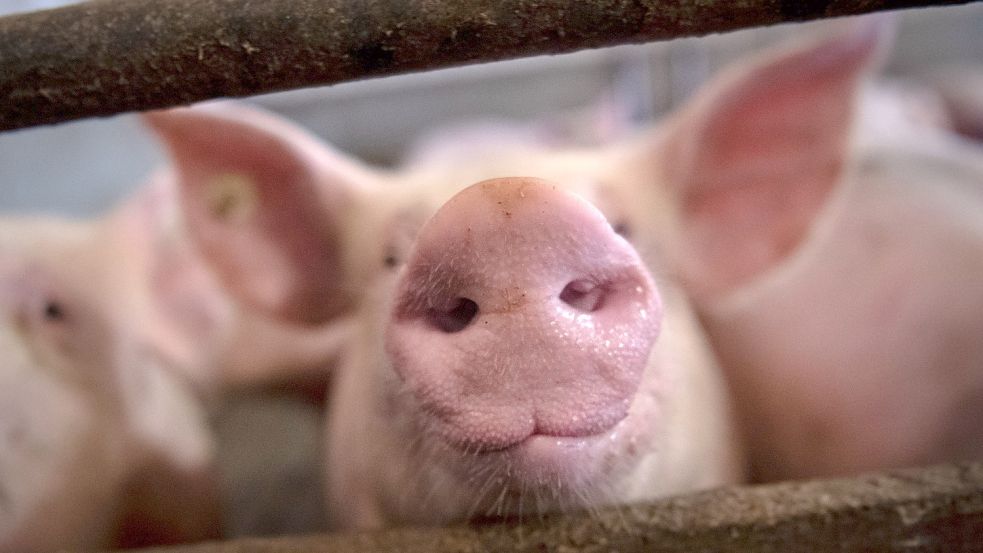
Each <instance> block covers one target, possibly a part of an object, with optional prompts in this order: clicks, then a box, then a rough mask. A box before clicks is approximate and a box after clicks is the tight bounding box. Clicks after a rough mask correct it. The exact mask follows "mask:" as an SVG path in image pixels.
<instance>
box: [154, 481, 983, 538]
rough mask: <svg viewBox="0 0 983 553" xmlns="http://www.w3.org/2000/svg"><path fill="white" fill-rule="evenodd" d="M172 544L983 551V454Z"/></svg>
mask: <svg viewBox="0 0 983 553" xmlns="http://www.w3.org/2000/svg"><path fill="white" fill-rule="evenodd" d="M147 551H168V552H169V553H261V552H262V553H315V552H317V553H347V552H355V551H400V552H404V553H417V552H419V553H424V552H426V553H449V552H475V553H477V552H483V551H516V552H530V553H532V552H537V553H538V552H542V551H563V552H566V553H579V552H598V553H599V552H602V551H603V552H608V551H620V552H622V553H633V552H642V551H659V552H661V553H684V552H687V553H692V552H718V553H798V552H803V553H805V552H809V553H825V552H836V553H847V552H850V553H852V552H879V553H890V552H898V553H901V552H904V553H928V552H940V553H941V552H945V553H969V552H973V553H976V552H981V551H983V463H967V464H956V465H940V466H934V467H928V468H921V469H906V470H896V471H890V472H884V473H878V474H870V475H864V476H860V477H856V478H846V479H837V480H826V481H809V482H791V483H782V484H773V485H767V486H747V487H733V488H725V489H720V490H713V491H709V492H703V493H697V494H693V495H686V496H680V497H676V498H670V499H667V500H665V501H662V502H658V503H654V504H651V505H646V506H637V507H632V508H620V509H602V510H600V511H599V512H598V513H596V514H595V516H593V517H588V516H584V515H569V516H557V517H551V518H548V519H546V520H538V519H537V520H532V521H526V522H525V523H524V524H518V523H516V522H511V523H505V524H497V525H484V526H479V525H475V526H461V527H453V528H446V529H439V528H427V529H399V530H390V531H381V532H363V533H358V534H348V535H327V536H312V537H297V538H289V537H286V538H270V539H246V540H236V541H229V542H224V543H208V544H201V545H194V546H186V547H175V548H167V549H156V550H147Z"/></svg>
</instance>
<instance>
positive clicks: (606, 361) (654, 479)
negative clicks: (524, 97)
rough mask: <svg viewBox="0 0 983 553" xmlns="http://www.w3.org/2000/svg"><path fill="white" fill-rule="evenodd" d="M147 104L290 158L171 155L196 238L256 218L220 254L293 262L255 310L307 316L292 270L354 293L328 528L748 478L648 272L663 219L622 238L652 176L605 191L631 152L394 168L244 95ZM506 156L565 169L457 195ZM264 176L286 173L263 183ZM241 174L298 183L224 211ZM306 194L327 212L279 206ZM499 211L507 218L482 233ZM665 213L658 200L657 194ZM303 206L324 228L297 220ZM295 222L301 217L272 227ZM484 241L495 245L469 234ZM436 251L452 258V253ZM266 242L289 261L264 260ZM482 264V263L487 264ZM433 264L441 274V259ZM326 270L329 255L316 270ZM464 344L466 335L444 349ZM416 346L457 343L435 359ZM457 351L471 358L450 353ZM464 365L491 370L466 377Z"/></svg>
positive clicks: (340, 371) (704, 358)
mask: <svg viewBox="0 0 983 553" xmlns="http://www.w3.org/2000/svg"><path fill="white" fill-rule="evenodd" d="M148 119H149V121H150V122H151V124H152V125H154V128H155V129H156V130H158V132H160V133H161V135H162V136H163V137H164V139H165V142H166V143H167V144H183V145H186V146H185V147H186V148H187V150H188V151H203V150H207V149H208V148H207V147H206V148H202V147H200V144H202V143H204V142H207V141H209V140H211V139H212V138H211V137H213V136H214V135H215V133H216V129H220V128H221V127H222V126H228V127H229V128H230V129H234V130H232V131H229V132H226V133H221V134H227V135H229V136H235V137H238V140H239V144H240V146H241V147H239V148H235V149H234V150H235V151H240V152H241V151H243V149H248V148H250V147H251V146H250V144H260V145H262V147H263V148H266V149H270V148H276V149H277V152H278V155H276V156H267V157H266V158H265V159H266V160H267V162H269V163H284V164H286V165H287V166H289V167H293V168H294V170H293V172H289V171H286V170H284V169H282V168H279V167H273V168H263V169H262V170H255V171H253V172H252V173H245V176H243V175H244V173H243V172H242V171H243V170H242V169H241V167H240V166H237V165H236V166H230V165H225V164H222V163H214V159H215V158H214V157H205V158H196V157H194V156H190V155H189V156H181V155H175V158H176V159H182V160H184V161H183V162H182V163H188V164H192V163H193V164H194V165H195V169H193V170H192V169H187V168H185V167H183V166H182V163H179V165H178V172H179V174H180V175H181V176H180V177H179V179H178V180H179V182H181V183H182V185H183V186H182V187H181V191H182V193H183V194H184V195H185V198H184V200H183V202H185V205H186V208H185V212H186V213H188V219H189V223H190V224H189V228H191V229H192V233H193V234H195V235H197V236H199V242H200V243H203V242H205V241H206V240H208V239H211V238H210V237H212V236H213V235H215V234H218V233H222V232H228V233H229V235H231V236H235V235H238V234H239V233H242V232H244V229H245V232H249V231H250V229H254V228H255V229H257V230H256V231H255V235H254V236H256V237H258V239H257V240H256V241H255V242H259V245H258V246H257V245H256V243H249V244H248V249H242V250H239V248H238V247H231V248H228V247H227V248H226V249H227V250H228V251H227V252H225V255H226V256H228V257H226V259H227V260H228V262H229V265H228V267H229V268H230V270H229V273H228V274H229V277H230V278H238V279H242V280H244V281H246V282H249V281H250V280H251V279H255V280H256V282H260V280H259V279H257V278H256V274H258V273H255V272H256V271H264V270H267V267H269V266H274V267H276V266H277V265H279V266H280V267H286V268H287V269H288V274H289V272H290V271H296V272H297V273H299V274H300V275H301V276H299V277H297V278H295V279H293V280H292V281H291V280H289V279H284V277H283V276H282V275H279V274H276V273H272V274H271V275H270V276H271V278H273V279H279V282H283V283H285V284H283V286H282V287H281V289H282V290H283V292H282V293H279V294H271V295H268V296H266V298H274V299H273V300H271V301H268V302H267V301H265V300H261V299H259V300H257V301H254V303H253V305H254V309H255V310H256V311H257V312H261V313H265V314H267V315H269V316H270V317H271V318H272V319H274V320H276V321H281V322H284V323H285V324H286V323H289V324H294V325H303V324H307V323H304V321H303V316H301V315H300V314H301V313H303V310H298V311H290V310H288V309H282V308H281V307H282V306H283V305H284V303H283V302H282V301H281V299H283V298H290V297H293V294H292V288H291V286H292V285H293V284H292V283H298V282H299V283H304V282H308V283H311V285H312V286H313V285H319V286H323V287H325V289H327V290H330V291H331V292H332V293H333V294H334V295H335V296H336V297H334V298H332V299H331V300H332V301H333V302H340V301H342V300H343V301H346V302H348V303H349V304H354V305H357V307H356V309H355V312H356V314H355V315H354V320H355V322H354V324H348V325H346V326H347V327H348V328H350V330H349V331H347V332H346V336H347V345H346V347H345V348H344V353H343V355H342V356H341V360H340V361H339V363H338V366H337V367H336V369H337V370H336V372H337V374H336V378H337V380H336V382H335V385H334V393H333V395H332V397H331V399H330V409H331V416H330V420H331V422H330V428H329V431H328V435H329V443H328V448H327V449H328V452H329V453H328V457H329V458H328V463H327V465H328V479H329V483H330V484H329V485H330V492H329V507H342V506H344V505H353V506H354V507H355V509H354V510H353V511H352V512H349V513H346V512H344V511H343V510H342V509H335V517H334V521H335V522H336V524H337V525H339V526H361V527H365V526H372V525H381V524H388V523H394V522H399V521H417V522H444V521H450V520H455V519H462V518H465V517H467V516H471V515H482V514H485V513H486V512H490V513H492V514H495V513H497V514H507V513H518V514H525V513H535V512H542V511H546V510H555V509H559V508H575V507H590V506H594V505H599V504H606V503H610V502H613V501H625V500H631V499H639V498H644V497H652V496H653V495H656V494H663V493H668V492H670V491H675V490H681V489H691V488H696V487H705V486H711V485H714V484H717V483H720V482H726V481H734V480H736V479H738V478H739V474H740V472H741V463H740V460H739V458H740V455H739V452H738V448H737V447H736V445H735V443H734V435H733V432H732V431H731V428H730V425H729V423H728V418H729V417H728V415H727V409H728V405H727V401H726V399H725V398H724V395H723V389H722V383H721V381H720V378H719V375H718V374H717V373H716V372H715V367H714V363H713V360H712V358H711V356H710V355H709V352H708V348H707V346H706V344H705V343H704V341H703V340H702V336H701V334H700V332H699V330H698V328H697V327H696V325H695V319H694V318H693V316H692V313H691V312H690V311H689V309H688V307H687V304H686V301H685V299H684V298H683V297H682V296H681V295H680V293H679V291H678V290H677V289H676V288H675V287H674V286H673V285H672V282H671V280H670V279H669V278H661V279H659V280H660V282H658V284H657V283H656V280H655V279H654V278H653V276H652V274H653V271H662V270H667V269H666V268H665V266H664V265H660V264H659V260H660V258H661V257H662V256H661V254H660V252H659V244H660V242H659V240H658V239H656V238H655V237H656V236H657V235H655V234H654V233H649V232H643V231H642V227H641V226H639V227H638V228H639V232H638V238H637V239H636V238H633V240H634V243H635V244H637V246H636V245H632V243H630V242H629V241H627V240H626V239H625V237H624V236H621V235H619V234H618V233H619V232H620V233H622V234H624V235H628V234H629V233H634V230H633V229H631V228H630V225H631V223H629V221H630V220H632V217H635V219H634V220H637V221H644V220H645V219H644V218H641V217H637V216H635V215H634V212H633V211H632V209H633V208H634V207H633V204H632V203H631V202H627V201H621V198H622V196H621V195H622V194H631V193H632V192H633V189H632V188H629V187H631V186H635V185H636V184H637V185H638V187H637V189H638V192H639V193H640V194H643V195H644V197H646V198H648V197H651V195H654V194H655V192H652V191H650V187H642V186H641V184H642V183H643V182H644V178H643V175H642V174H639V175H638V176H637V177H634V178H637V179H638V181H637V182H636V181H633V180H631V179H632V177H631V176H630V175H625V174H620V178H621V179H622V180H621V181H620V183H618V186H615V185H614V183H615V182H617V181H614V180H613V179H614V178H615V177H616V176H619V173H618V171H616V168H617V167H619V166H620V165H622V162H624V161H625V160H626V159H627V158H629V157H630V156H632V155H634V150H633V149H632V148H628V149H617V150H611V151H590V150H577V151H573V150H556V151H554V150H553V149H552V148H546V147H544V148H542V149H541V151H538V152H536V153H535V155H532V156H530V154H529V151H528V149H526V148H522V149H520V148H512V149H511V151H508V150H509V149H508V148H502V149H500V153H501V155H499V156H497V157H496V159H495V162H494V163H490V164H488V165H487V166H486V167H475V166H463V168H462V166H461V164H459V163H452V162H450V159H447V162H444V163H436V162H429V163H425V164H421V165H419V166H417V167H415V168H412V169H409V168H408V169H407V170H405V171H402V172H398V173H383V172H380V171H371V170H369V169H367V168H363V167H361V166H358V165H357V164H355V163H353V162H350V161H348V160H345V159H343V158H341V157H339V156H337V155H335V154H333V153H332V152H330V151H328V150H324V151H322V152H320V154H318V152H316V150H315V149H314V148H313V147H312V144H313V140H312V139H310V138H309V137H307V136H306V135H304V134H303V133H300V131H298V130H297V129H292V128H288V127H286V126H285V125H284V124H283V123H282V122H278V121H275V120H272V119H271V118H270V117H269V116H265V115H263V114H259V113H256V112H249V111H247V110H245V109H244V108H231V107H229V106H225V107H222V108H218V109H216V108H214V107H213V108H209V109H201V108H199V109H197V110H176V111H169V112H160V113H157V114H152V115H150V116H148ZM244 137H251V138H249V140H246V141H243V140H242V139H243V138H244ZM243 142H246V143H243ZM195 144H199V147H195V146H194V145H195ZM506 160H508V163H509V164H508V165H504V163H505V161H506ZM530 162H532V163H530ZM533 163H534V164H533ZM498 170H505V172H506V174H510V173H513V174H514V173H518V172H519V171H522V170H525V171H530V172H532V173H534V174H539V175H546V176H549V177H550V178H551V179H553V180H552V181H541V180H538V179H531V178H517V179H511V180H509V179H506V180H499V181H492V182H488V183H485V184H483V185H478V186H475V187H472V188H469V189H468V190H469V191H466V192H463V193H461V194H460V195H457V196H455V194H456V193H458V192H460V191H461V189H462V188H463V187H464V185H465V184H466V183H469V182H474V181H475V180H480V178H482V176H487V175H488V174H493V173H491V172H492V171H498ZM271 174H272V175H282V177H281V178H279V179H265V178H263V175H271ZM298 175H299V176H300V177H299V178H298ZM229 183H233V185H234V186H231V187H230V188H231V190H232V193H233V194H237V195H239V196H240V197H243V198H247V199H248V198H256V197H261V196H262V194H275V193H277V191H281V192H282V191H283V190H291V189H293V190H294V192H291V194H296V196H288V197H286V198H284V197H283V196H276V198H277V199H278V201H275V202H274V201H269V200H267V201H257V202H255V204H253V205H254V206H255V209H254V210H253V211H249V210H244V212H245V214H244V215H243V216H242V217H241V218H238V217H234V218H230V217H226V216H225V215H223V212H224V211H225V210H215V209H211V208H209V198H211V197H214V196H213V194H214V192H213V191H214V190H217V189H221V188H222V187H226V186H228V185H229ZM609 183H611V184H609ZM297 190H307V191H308V192H307V193H310V195H309V196H308V195H307V193H298V192H296V191H297ZM452 196H454V199H451V197H452ZM292 198H296V199H292ZM442 206H443V207H442ZM596 206H604V209H605V210H607V212H608V215H605V214H604V213H602V212H601V211H599V210H598V208H597V207H596ZM315 208H316V209H319V210H322V213H327V214H328V215H329V216H328V217H324V219H325V220H320V219H317V218H314V217H310V218H306V219H305V218H303V217H296V216H293V217H275V216H273V215H272V214H273V213H274V212H275V211H276V210H281V209H288V210H298V209H315ZM553 209H556V210H559V213H558V214H551V213H550V211H551V210H553ZM234 211H236V210H235V209H233V212H234ZM486 212H489V213H492V214H498V215H497V216H495V217H490V218H485V219H482V220H481V225H480V228H479V226H478V225H477V221H479V219H480V217H479V216H481V215H482V214H484V213H486ZM472 216H473V217H472ZM502 217H504V219H502ZM469 218H474V219H475V221H476V226H474V227H473V228H472V231H474V232H475V233H477V234H475V235H472V236H471V238H468V233H467V231H466V229H465V228H464V226H462V225H463V224H464V221H466V220H467V219H469ZM653 218H654V220H656V221H664V220H665V219H666V218H667V215H665V214H661V215H660V214H659V213H658V212H657V210H656V212H655V213H654V214H653ZM305 220H306V221H307V223H308V224H310V223H313V224H316V225H317V226H316V227H315V228H313V229H310V230H308V231H306V232H301V231H299V230H298V229H302V228H304V223H305ZM512 220H514V224H511V225H508V224H506V223H508V222H509V221H512ZM264 221H265V223H264ZM297 224H300V226H299V227H297V228H292V229H290V230H289V232H288V231H286V230H283V229H280V228H278V227H277V225H297ZM264 225H265V226H264ZM503 225H504V226H503ZM581 226H582V227H583V228H580V227H581ZM478 234H480V236H478ZM499 234H501V239H496V237H498V236H499ZM287 236H299V237H301V240H305V241H306V242H302V243H300V245H299V247H298V246H295V248H296V250H295V251H298V252H307V253H310V254H311V255H316V256H319V257H320V259H324V260H326V262H325V263H324V265H321V266H320V267H321V269H319V272H315V274H321V275H322V276H323V277H324V278H322V279H321V280H320V281H319V280H316V279H311V278H309V277H308V276H306V275H307V274H308V272H309V271H310V267H311V265H307V266H306V267H305V266H303V265H301V266H299V267H297V266H296V265H293V263H295V262H303V263H311V261H309V260H307V259H305V257H304V256H303V255H297V256H292V255H290V254H289V253H287V254H283V250H280V249H278V248H276V247H274V246H275V245H277V244H280V243H282V242H283V241H289V240H290V239H289V238H285V237H287ZM263 241H266V242H267V243H269V244H271V245H272V246H270V247H265V246H263V245H262V243H263ZM475 242H477V243H483V244H485V246H486V249H480V248H479V249H474V247H473V246H474V243H475ZM231 243H232V244H235V242H231ZM229 244H230V242H229V241H226V242H225V243H224V244H223V245H224V246H228V245H229ZM239 244H243V245H246V242H239ZM469 244H470V246H469ZM445 250H447V251H451V252H453V253H452V254H451V255H449V256H447V257H446V258H442V257H441V256H442V255H444V254H443V253H442V252H444V251H445ZM287 251H288V252H289V249H288V250H287ZM267 252H270V253H271V256H280V257H271V259H272V262H271V261H270V260H269V259H267V258H266V257H265V254H266V253H267ZM469 252H470V253H469ZM505 252H510V253H508V254H507V255H506V253H505ZM257 254H258V255H257ZM239 255H242V257H241V259H240V258H238V257H237V256H239ZM481 258H487V260H488V261H489V264H487V265H480V264H475V263H474V262H475V261H478V260H479V259H481ZM277 259H279V260H281V261H279V262H278V261H276V260H277ZM313 263H317V261H316V260H314V261H313ZM469 265H472V266H471V267H470V269H469V268H468V266H469ZM439 266H446V267H447V269H448V270H447V271H446V272H442V271H437V272H433V271H434V267H439ZM315 267H317V265H315ZM324 267H327V268H328V269H330V270H323V272H320V271H322V269H323V268H324ZM465 270H468V271H470V272H465ZM254 273H255V274H254ZM264 285H268V282H267V283H264ZM243 295H244V296H247V297H249V295H250V294H248V293H246V294H243ZM346 297H347V298H349V299H347V300H346V299H344V298H346ZM253 298H259V295H258V294H257V295H255V296H253ZM277 298H280V299H277ZM469 302H470V303H472V304H474V307H475V309H474V312H473V313H471V314H470V315H469V314H468V309H470V307H469V305H468V304H469ZM297 305H298V306H303V305H304V304H303V303H302V302H298V303H297ZM334 320H337V319H329V321H334ZM295 328H300V327H299V326H295ZM456 339H460V340H463V341H461V342H460V343H459V344H456V345H455V344H450V343H448V342H449V340H456ZM256 340H257V341H262V340H269V335H268V334H267V335H266V336H257V338H256ZM416 342H419V343H420V344H421V346H426V347H430V348H431V352H432V353H436V352H438V351H441V350H445V351H447V353H448V354H449V355H448V356H444V357H445V361H444V362H443V363H442V364H441V365H440V366H434V367H433V368H432V369H431V367H429V363H428V362H427V361H426V360H425V357H424V358H421V353H422V352H421V351H420V350H418V349H417V348H416V347H414V345H413V344H414V343H416ZM656 344H657V345H656ZM455 350H458V351H459V352H460V353H461V355H457V356H455V355H450V354H451V353H453V351H455ZM426 355H427V354H424V356H426ZM324 359H325V362H326V363H327V362H328V361H329V359H327V358H324ZM472 364H474V365H480V366H481V368H480V369H479V370H475V371H469V370H468V367H469V365H472ZM540 367H541V368H542V370H540ZM468 405H475V406H478V405H480V407H479V408H478V409H477V410H473V409H471V408H470V407H468ZM505 475H509V477H508V478H505ZM363 486H368V488H364V487H363ZM482 489H483V490H484V492H485V493H483V494H482V497H476V495H475V494H476V492H477V491H478V490H482ZM499 497H501V499H499ZM345 498H349V499H345ZM423 498H433V499H432V501H428V505H430V506H429V507H428V508H427V509H419V508H417V505H415V503H418V502H419V501H421V500H422V499H423ZM349 501H350V503H349ZM523 503H525V504H526V507H523Z"/></svg>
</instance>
